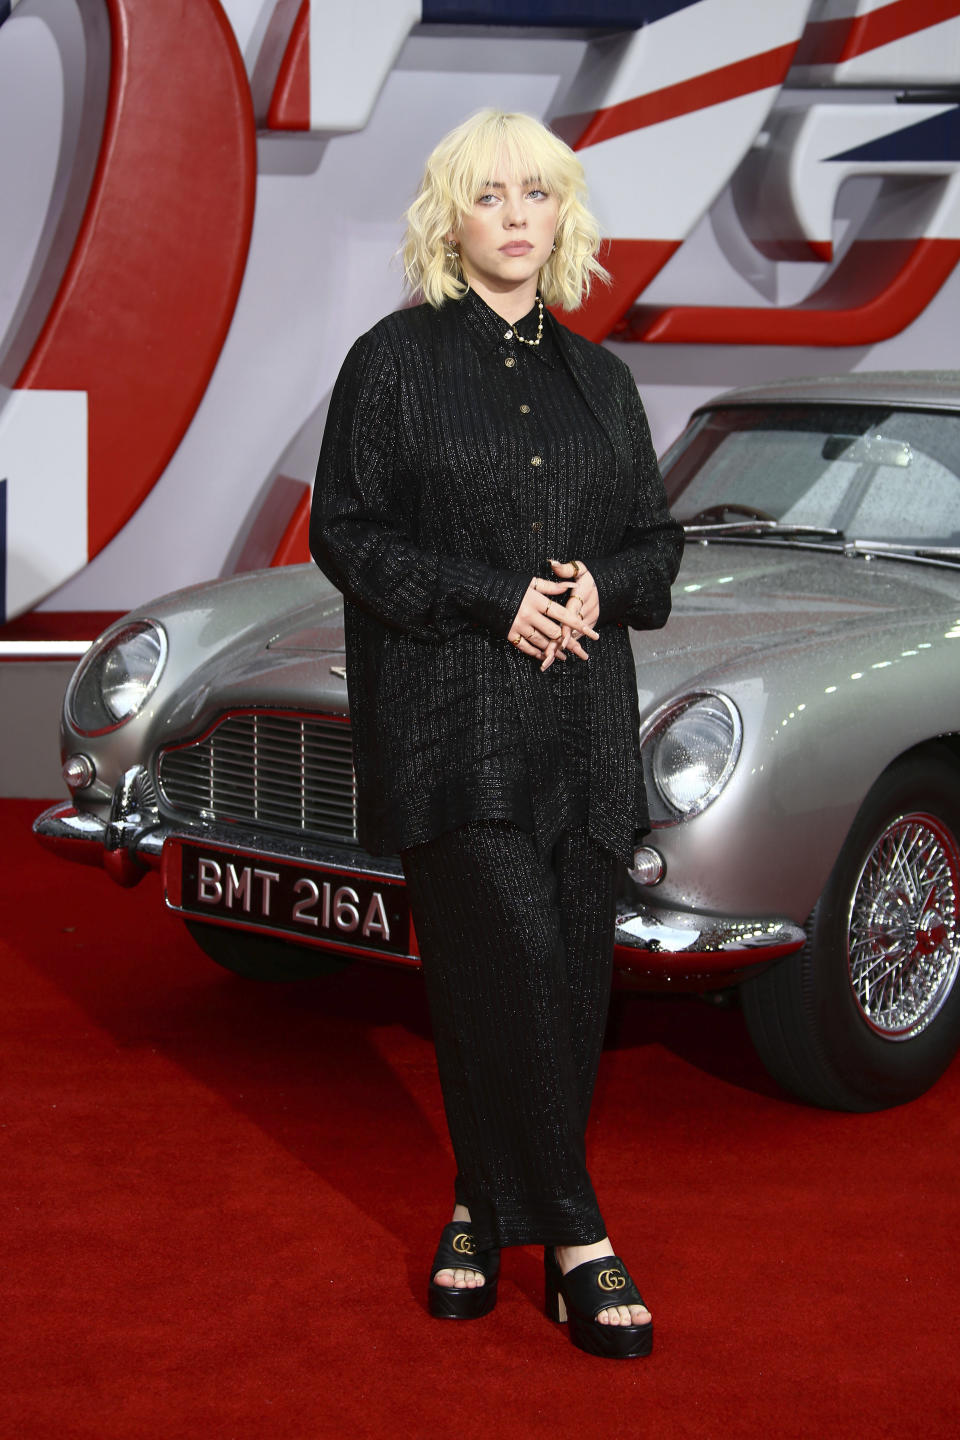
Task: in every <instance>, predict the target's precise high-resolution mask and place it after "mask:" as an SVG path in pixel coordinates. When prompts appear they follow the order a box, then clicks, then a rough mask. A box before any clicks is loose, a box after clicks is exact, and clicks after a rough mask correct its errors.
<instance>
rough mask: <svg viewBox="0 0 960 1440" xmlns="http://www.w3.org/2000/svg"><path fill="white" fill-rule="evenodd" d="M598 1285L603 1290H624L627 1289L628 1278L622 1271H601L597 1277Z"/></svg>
mask: <svg viewBox="0 0 960 1440" xmlns="http://www.w3.org/2000/svg"><path fill="white" fill-rule="evenodd" d="M597 1284H598V1285H599V1286H600V1289H601V1290H623V1289H625V1288H626V1284H627V1278H626V1276H625V1275H624V1274H623V1273H622V1271H620V1270H601V1271H600V1274H599V1275H598V1276H597Z"/></svg>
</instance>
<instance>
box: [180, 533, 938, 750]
mask: <svg viewBox="0 0 960 1440" xmlns="http://www.w3.org/2000/svg"><path fill="white" fill-rule="evenodd" d="M298 572H299V573H298ZM248 579H249V583H248V584H246V585H245V584H243V583H242V582H243V580H248ZM254 579H255V583H254ZM271 586H274V587H276V590H277V593H276V594H274V593H273V592H272V591H271V590H270V587H271ZM183 598H184V597H183V595H180V596H175V597H170V600H171V601H173V602H177V603H173V604H171V603H170V602H169V601H168V603H167V605H165V606H159V605H158V606H157V607H155V608H156V609H157V611H158V612H161V614H162V618H164V619H167V615H166V613H163V612H166V611H167V610H170V611H176V610H177V609H180V610H181V611H182V609H183ZM200 598H202V600H203V602H204V607H205V613H204V615H203V624H202V626H201V627H200V629H201V632H202V634H203V636H204V637H205V639H204V641H203V644H202V646H201V645H200V644H199V641H197V640H195V644H196V646H197V648H196V649H195V650H193V647H192V646H191V650H192V652H193V653H191V654H190V655H188V656H184V657H183V658H184V660H185V661H186V662H187V663H185V664H184V666H183V669H182V670H181V675H182V681H183V689H182V690H180V692H179V694H177V695H176V697H173V696H171V703H170V705H169V708H168V709H167V711H166V715H165V722H166V727H169V728H171V729H174V730H177V729H181V728H182V727H184V725H187V724H189V725H190V726H195V725H196V724H197V723H198V721H199V719H200V717H201V716H202V715H205V714H209V713H211V712H212V711H215V710H219V709H222V708H223V707H224V705H228V704H240V703H245V704H264V703H268V702H269V703H273V704H278V705H282V706H291V705H298V704H299V705H302V704H304V703H305V702H307V701H308V700H309V701H310V702H311V703H313V704H316V703H318V702H319V703H321V704H322V705H324V706H325V707H330V708H333V709H335V710H337V711H340V712H346V710H347V688H346V681H345V677H344V674H343V669H342V667H343V663H344V656H343V616H342V603H341V600H340V597H339V595H338V594H337V593H336V591H334V590H333V588H332V587H331V586H330V585H329V583H328V582H326V581H324V580H322V578H321V577H320V576H319V575H318V573H317V571H316V569H315V567H312V566H303V567H299V566H298V567H290V570H288V571H287V573H286V574H283V573H281V574H280V575H279V576H271V575H269V574H268V575H266V576H260V577H242V578H240V579H239V580H238V581H233V582H227V583H222V584H220V585H217V586H212V587H206V588H205V590H204V592H203V594H202V596H201V597H200ZM958 598H960V576H958V575H957V574H955V573H954V572H953V571H952V570H947V569H942V568H937V567H931V566H924V565H920V564H910V563H906V562H903V561H895V560H889V559H871V560H865V559H863V557H860V556H858V557H850V556H845V555H843V554H839V553H838V552H837V551H835V550H834V551H819V550H814V549H812V548H810V549H800V548H792V547H786V546H773V545H751V544H742V543H737V544H735V543H731V542H730V541H725V542H723V543H720V544H716V543H711V544H709V545H702V544H699V543H696V542H693V543H691V544H689V545H688V547H687V550H686V552H685V555H684V560H683V565H682V568H681V571H680V574H679V576H678V578H677V581H676V583H675V585H674V588H673V612H672V614H671V616H670V619H669V621H668V623H667V625H666V627H665V628H664V629H663V630H655V631H631V639H632V643H633V646H634V652H635V658H636V664H637V676H638V686H639V691H640V697H641V705H642V706H643V705H644V704H650V703H656V701H657V700H658V699H663V698H665V697H667V696H668V695H670V694H671V693H675V692H676V690H677V689H678V688H679V687H682V686H689V684H690V683H691V682H693V681H696V680H699V682H700V683H703V684H710V683H711V681H712V680H713V682H715V681H716V678H717V674H718V673H720V672H722V673H723V674H724V675H727V674H730V673H731V670H732V669H733V668H736V667H738V666H739V667H742V668H743V669H744V670H749V671H752V672H753V673H756V671H757V667H758V664H759V663H761V657H763V658H762V664H763V669H764V672H765V673H770V672H771V671H772V670H773V669H774V668H775V667H776V666H777V665H779V664H785V665H786V664H789V663H791V658H792V659H793V660H794V661H795V659H796V655H797V652H798V650H799V649H805V648H809V647H811V646H818V645H824V646H826V645H828V644H829V643H830V642H831V641H832V640H833V639H835V638H836V639H838V640H839V638H840V637H845V638H844V641H843V643H845V644H846V643H849V644H853V643H856V642H855V637H856V635H857V634H859V633H863V634H864V635H871V636H872V635H875V634H876V633H877V632H878V631H882V630H883V629H885V628H888V627H891V626H902V627H909V628H910V629H911V630H912V631H916V630H918V629H922V628H923V626H924V625H926V624H928V623H929V622H930V621H932V620H933V619H935V618H938V617H942V616H943V615H944V614H945V612H946V611H948V610H950V607H951V606H953V607H956V605H957V603H958ZM171 618H172V617H171ZM950 618H951V619H952V620H953V619H960V611H958V612H957V613H956V615H954V614H953V613H952V612H951V617H950ZM167 623H168V624H169V623H170V621H169V620H168V621H167ZM188 628H189V630H190V631H191V633H194V632H196V631H197V616H196V614H195V613H194V614H193V616H192V622H191V624H190V626H189V627H188ZM940 629H941V631H942V625H941V627H940ZM198 675H199V676H202V680H201V683H200V684H199V685H198V683H197V680H198Z"/></svg>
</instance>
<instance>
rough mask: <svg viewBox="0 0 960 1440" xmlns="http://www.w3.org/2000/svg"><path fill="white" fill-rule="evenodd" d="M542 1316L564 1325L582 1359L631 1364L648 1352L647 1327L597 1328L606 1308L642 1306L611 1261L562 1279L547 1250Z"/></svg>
mask: <svg viewBox="0 0 960 1440" xmlns="http://www.w3.org/2000/svg"><path fill="white" fill-rule="evenodd" d="M543 1269H544V1282H545V1288H546V1310H547V1315H548V1317H549V1318H550V1319H551V1320H556V1321H557V1323H558V1324H563V1322H564V1321H565V1320H567V1319H569V1321H570V1339H571V1340H572V1341H573V1343H574V1345H577V1346H579V1348H580V1349H581V1350H586V1352H587V1354H588V1355H604V1356H606V1357H607V1358H608V1359H611V1360H632V1359H636V1358H639V1357H640V1356H641V1355H649V1354H650V1352H651V1350H652V1349H653V1321H652V1320H648V1321H647V1323H646V1324H645V1325H601V1324H600V1321H599V1320H598V1319H597V1316H598V1315H599V1314H600V1311H601V1310H608V1309H609V1308H610V1307H611V1305H643V1304H644V1299H643V1296H642V1295H641V1294H640V1291H639V1290H638V1289H637V1287H636V1285H635V1284H634V1283H633V1281H632V1280H631V1278H630V1272H629V1270H628V1269H627V1267H626V1265H624V1263H623V1261H622V1260H621V1259H620V1258H619V1256H617V1255H602V1256H601V1257H600V1258H599V1260H587V1261H585V1262H584V1263H583V1264H582V1265H575V1266H574V1268H573V1269H572V1270H568V1271H567V1273H566V1275H564V1274H563V1273H562V1272H561V1270H560V1266H559V1265H558V1264H557V1257H556V1253H555V1251H554V1250H553V1249H552V1247H550V1246H547V1247H546V1248H545V1249H544V1252H543Z"/></svg>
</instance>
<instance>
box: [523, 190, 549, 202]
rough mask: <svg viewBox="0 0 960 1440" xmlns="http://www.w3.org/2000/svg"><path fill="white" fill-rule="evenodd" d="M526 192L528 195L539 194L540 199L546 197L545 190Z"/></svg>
mask: <svg viewBox="0 0 960 1440" xmlns="http://www.w3.org/2000/svg"><path fill="white" fill-rule="evenodd" d="M527 193H528V194H529V195H539V197H540V199H541V200H546V198H547V192H546V190H529V191H528V192H527Z"/></svg>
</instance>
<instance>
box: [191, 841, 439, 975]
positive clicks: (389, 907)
mask: <svg viewBox="0 0 960 1440" xmlns="http://www.w3.org/2000/svg"><path fill="white" fill-rule="evenodd" d="M163 863H164V880H165V890H166V900H167V904H168V905H169V906H170V908H171V909H172V910H179V911H182V912H184V913H186V914H189V915H196V916H200V917H203V918H204V919H207V920H212V921H214V922H216V923H219V924H232V925H239V926H241V927H242V928H243V929H245V930H266V931H270V932H271V933H273V934H281V935H295V936H296V937H297V938H298V939H299V940H301V941H302V940H307V941H312V942H313V943H314V944H319V945H323V946H328V945H334V946H336V948H337V949H338V950H344V949H346V950H358V951H366V952H367V953H373V954H378V955H382V954H387V955H404V956H407V955H410V954H411V950H410V906H409V902H408V899H407V891H406V887H405V885H404V884H403V882H402V881H401V880H392V879H389V878H387V877H384V876H376V877H369V876H363V875H355V874H353V873H352V872H351V871H346V870H333V869H331V868H330V867H329V866H327V865H310V864H305V863H302V862H300V861H288V860H275V859H274V858H273V857H272V856H263V855H252V854H250V853H244V852H243V851H235V850H227V849H222V848H221V847H220V846H216V845H210V846H199V845H192V844H188V843H187V842H185V841H182V840H168V841H167V843H166V845H165V846H164V856H163ZM413 953H415V952H413Z"/></svg>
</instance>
